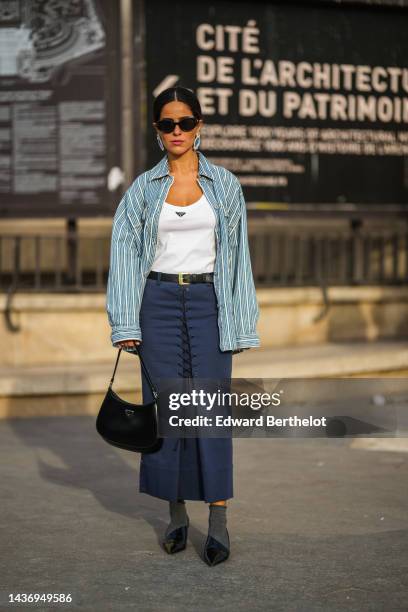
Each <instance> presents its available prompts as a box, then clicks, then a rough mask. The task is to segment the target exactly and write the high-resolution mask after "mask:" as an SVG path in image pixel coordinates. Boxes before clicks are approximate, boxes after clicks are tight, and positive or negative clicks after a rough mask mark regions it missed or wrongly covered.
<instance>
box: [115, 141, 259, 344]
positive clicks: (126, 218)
mask: <svg viewBox="0 0 408 612" xmlns="http://www.w3.org/2000/svg"><path fill="white" fill-rule="evenodd" d="M197 154H198V160H199V166H198V178H197V182H198V184H199V185H200V187H201V189H202V190H203V192H204V194H205V196H206V198H207V200H208V201H209V203H210V205H211V206H212V208H213V210H214V213H215V217H216V227H215V234H216V245H217V249H216V259H215V264H214V290H215V293H216V296H217V303H218V328H219V332H220V334H219V335H220V345H219V347H220V350H221V351H229V350H236V349H240V348H242V349H246V348H252V347H257V346H260V340H259V336H258V334H257V331H256V324H257V321H258V318H259V308H258V302H257V298H256V292H255V285H254V279H253V274H252V267H251V259H250V253H249V246H248V229H247V212H246V204H245V199H244V195H243V192H242V187H241V184H240V182H239V180H238V178H237V177H236V176H235V175H234V174H233V173H232V172H230V171H229V170H227V169H226V168H224V167H223V166H218V165H215V164H212V163H211V162H209V160H208V159H207V158H206V157H205V156H204V154H203V153H202V152H201V151H197ZM173 182H174V177H172V176H171V175H170V173H169V163H168V157H167V154H166V155H165V156H164V157H163V158H162V159H161V160H160V162H159V163H158V164H156V165H155V166H154V167H153V168H151V169H150V170H147V171H146V172H143V173H142V174H140V175H139V176H138V177H137V178H136V179H135V180H134V181H133V183H132V184H131V185H130V187H129V188H128V189H127V191H126V192H125V193H124V195H123V197H122V199H121V201H120V202H119V205H118V207H117V209H116V212H115V215H114V218H113V226H112V236H111V246H110V267H109V277H108V284H107V294H106V310H107V314H108V319H109V324H110V326H111V328H112V333H111V341H112V344H113V345H115V343H116V342H118V341H120V340H132V339H134V340H143V338H142V332H141V329H140V324H139V312H140V306H141V301H142V297H143V291H144V287H145V282H146V277H147V276H148V274H149V272H150V270H151V268H152V265H153V260H154V257H155V253H156V245H157V235H158V222H159V216H160V212H161V210H162V206H163V203H164V201H165V199H166V197H167V194H168V192H169V190H170V187H171V185H172V184H173ZM125 350H127V349H126V348H125ZM129 350H131V349H129Z"/></svg>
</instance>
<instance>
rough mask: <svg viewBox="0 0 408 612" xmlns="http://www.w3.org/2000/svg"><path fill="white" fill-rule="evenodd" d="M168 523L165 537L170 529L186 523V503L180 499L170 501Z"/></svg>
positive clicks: (172, 529)
mask: <svg viewBox="0 0 408 612" xmlns="http://www.w3.org/2000/svg"><path fill="white" fill-rule="evenodd" d="M169 510H170V523H169V525H168V526H167V529H166V532H165V536H166V537H167V536H168V535H169V534H170V533H171V532H172V531H174V530H175V529H178V528H179V527H183V526H185V525H188V516H187V512H186V504H185V502H184V501H182V500H177V501H170V502H169Z"/></svg>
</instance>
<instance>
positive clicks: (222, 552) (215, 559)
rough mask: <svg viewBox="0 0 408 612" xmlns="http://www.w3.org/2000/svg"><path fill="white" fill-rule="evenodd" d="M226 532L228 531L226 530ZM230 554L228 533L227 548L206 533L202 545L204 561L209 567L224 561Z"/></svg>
mask: <svg viewBox="0 0 408 612" xmlns="http://www.w3.org/2000/svg"><path fill="white" fill-rule="evenodd" d="M227 534H228V531H227ZM229 555H230V550H229V534H228V548H226V547H225V546H224V545H223V544H221V542H218V540H216V539H215V538H213V537H212V536H210V535H208V536H207V540H206V542H205V545H204V561H205V562H206V563H207V565H210V566H211V567H212V566H213V565H217V564H218V563H222V561H226V560H227V559H228V557H229Z"/></svg>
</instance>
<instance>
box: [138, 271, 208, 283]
mask: <svg viewBox="0 0 408 612" xmlns="http://www.w3.org/2000/svg"><path fill="white" fill-rule="evenodd" d="M213 277H214V273H213V272H201V273H200V274H199V273H188V272H179V273H178V274H170V273H169V272H155V271H153V270H152V271H151V272H149V274H148V276H147V278H153V279H157V280H163V281H172V282H173V283H178V284H179V285H189V284H190V283H213V282H214V278H213Z"/></svg>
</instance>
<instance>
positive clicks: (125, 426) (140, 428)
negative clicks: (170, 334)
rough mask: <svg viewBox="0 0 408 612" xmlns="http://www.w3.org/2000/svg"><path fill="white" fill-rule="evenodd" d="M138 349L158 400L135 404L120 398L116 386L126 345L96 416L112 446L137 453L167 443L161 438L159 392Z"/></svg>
mask: <svg viewBox="0 0 408 612" xmlns="http://www.w3.org/2000/svg"><path fill="white" fill-rule="evenodd" d="M135 348H136V353H137V354H138V355H139V358H140V362H141V365H142V368H143V371H144V373H145V375H146V378H147V380H148V383H149V386H150V389H151V391H152V394H153V398H154V399H153V401H152V402H150V403H149V404H132V403H131V402H127V401H126V400H124V399H122V398H120V397H119V395H117V393H115V391H114V390H113V389H112V385H113V380H114V378H115V373H116V368H117V367H118V362H119V357H120V354H121V351H122V348H119V351H118V356H117V358H116V363H115V368H114V370H113V375H112V378H111V381H110V383H109V388H108V391H107V393H106V395H105V399H104V400H103V402H102V405H101V407H100V409H99V413H98V416H97V418H96V430H97V432H98V433H99V434H100V435H101V436H102V438H103V439H104V440H105V441H106V442H108V443H109V444H112V446H116V447H118V448H122V449H125V450H129V451H134V452H136V453H155V452H157V451H158V450H160V449H161V447H162V445H163V438H159V437H158V422H159V421H158V419H159V416H158V397H159V394H158V392H157V390H156V389H155V387H154V385H153V383H152V380H151V378H150V375H149V372H148V371H147V368H146V364H145V363H144V361H143V358H142V355H141V354H140V352H139V349H138V347H137V346H136V347H135Z"/></svg>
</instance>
